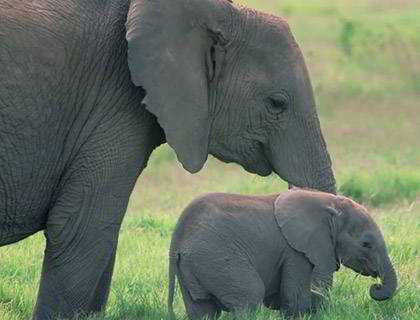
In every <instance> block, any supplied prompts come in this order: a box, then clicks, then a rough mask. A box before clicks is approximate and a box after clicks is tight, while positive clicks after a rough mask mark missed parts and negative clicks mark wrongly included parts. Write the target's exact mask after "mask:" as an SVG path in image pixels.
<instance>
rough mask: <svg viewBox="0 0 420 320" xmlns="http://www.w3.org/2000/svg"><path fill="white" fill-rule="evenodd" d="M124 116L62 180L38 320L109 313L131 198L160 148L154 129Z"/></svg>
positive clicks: (49, 228) (98, 135) (50, 225)
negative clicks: (153, 153) (122, 228)
mask: <svg viewBox="0 0 420 320" xmlns="http://www.w3.org/2000/svg"><path fill="white" fill-rule="evenodd" d="M119 115H120V121H121V122H122V123H123V124H124V125H123V124H119V123H115V122H113V123H111V124H110V125H109V126H105V125H104V126H103V128H102V127H100V128H98V129H97V130H96V131H95V132H94V133H93V134H91V135H90V137H89V140H88V141H87V142H86V143H85V144H83V147H82V149H81V151H79V153H78V155H77V157H76V159H75V160H74V161H73V162H72V164H71V166H70V167H69V168H68V169H67V171H66V174H65V175H64V176H63V178H62V185H61V186H60V187H59V188H58V190H59V194H58V196H57V200H56V201H55V203H54V206H53V208H52V209H51V211H50V212H49V215H48V220H47V224H46V230H45V236H46V239H47V246H46V250H45V257H44V263H43V268H42V275H41V284H40V289H39V294H38V300H37V304H36V307H35V310H34V315H33V318H34V319H36V320H47V319H48V320H49V319H55V318H56V317H57V316H59V317H60V319H61V318H65V319H69V318H73V317H74V316H75V315H78V314H91V313H96V312H101V311H102V310H103V309H104V306H105V304H106V301H107V298H108V293H109V287H110V282H111V277H112V271H113V267H114V260H115V252H116V249H117V242H118V233H119V230H120V225H121V223H122V219H123V216H124V213H125V211H126V208H127V203H128V199H129V196H130V193H131V191H132V189H133V187H134V184H135V182H136V179H137V177H138V175H139V173H140V172H141V169H142V168H143V167H144V165H145V162H146V161H147V158H148V157H149V155H150V152H151V150H152V149H153V147H154V144H153V143H154V140H153V139H152V138H150V139H149V136H150V130H152V128H151V127H150V126H140V128H139V126H138V125H137V124H136V123H133V121H134V120H135V119H134V120H133V119H132V120H131V122H129V119H124V114H123V115H121V114H119ZM137 121H138V119H137ZM149 127H150V128H149ZM152 131H153V130H152ZM142 140H143V143H142Z"/></svg>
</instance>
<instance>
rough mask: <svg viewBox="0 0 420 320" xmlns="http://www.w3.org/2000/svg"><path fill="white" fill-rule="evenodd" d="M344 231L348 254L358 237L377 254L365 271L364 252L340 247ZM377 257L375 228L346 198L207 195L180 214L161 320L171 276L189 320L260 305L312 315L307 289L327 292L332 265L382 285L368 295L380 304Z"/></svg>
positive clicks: (297, 193) (381, 255) (315, 299)
mask: <svg viewBox="0 0 420 320" xmlns="http://www.w3.org/2000/svg"><path fill="white" fill-rule="evenodd" d="M340 202H341V203H340ZM351 208H355V210H354V212H351V210H353V209H351ZM359 219H360V221H358V220H359ZM348 226H351V227H350V229H351V231H350V234H355V233H357V239H353V240H352V241H353V242H355V243H356V244H355V246H360V245H359V244H358V243H357V242H358V241H359V240H360V239H359V237H360V238H364V237H367V235H368V237H370V240H369V241H370V243H371V245H372V246H373V247H375V249H374V250H377V251H378V252H377V253H376V251H375V253H372V254H371V255H372V256H373V257H372V261H374V262H373V263H371V264H370V263H368V262H367V261H370V258H368V257H367V256H366V255H367V252H363V253H360V252H359V251H357V250H356V249H355V250H353V249H351V247H352V245H353V242H352V245H349V244H347V243H346V241H344V240H343V241H342V240H341V239H345V238H346V236H344V235H347V234H348V233H347V230H348V229H347V228H348ZM355 230H357V232H356V231H355ZM344 247H345V248H346V249H343V248H344ZM384 250H385V249H384V244H383V239H382V235H381V233H380V232H379V230H378V229H377V227H376V224H374V222H373V220H371V219H370V218H369V217H368V216H367V215H366V212H365V211H364V209H363V208H362V207H361V206H358V205H356V204H355V203H354V202H352V201H351V200H349V199H346V198H342V197H336V196H334V195H331V194H325V193H319V192H312V191H303V190H293V191H289V192H287V193H285V194H282V195H280V196H278V195H270V196H261V197H256V196H241V195H234V194H209V195H206V196H203V197H200V198H198V199H197V200H195V201H194V202H192V203H191V204H190V205H189V206H188V207H187V208H186V209H185V211H184V212H183V214H182V215H181V218H180V220H179V222H178V224H177V227H176V229H175V231H174V234H173V238H172V242H171V248H170V253H169V256H170V266H169V268H170V269H169V270H170V271H169V276H170V286H169V288H170V289H169V299H168V304H169V313H170V315H171V316H172V318H174V313H173V310H172V302H173V292H174V281H175V276H176V277H177V278H178V282H179V284H180V288H181V292H182V295H183V298H184V303H185V307H186V311H187V314H188V316H189V319H193V320H201V319H204V318H205V317H208V318H209V319H214V318H217V316H218V315H219V314H220V312H221V310H225V311H231V312H243V311H246V310H252V309H255V308H256V307H257V306H258V305H260V304H265V305H266V306H268V307H270V308H273V309H283V310H284V311H286V313H287V314H288V315H292V316H295V315H297V314H301V313H304V312H309V311H315V310H316V309H317V308H318V306H319V303H320V301H321V300H322V299H321V296H320V295H319V294H318V293H316V292H313V291H312V289H313V288H314V287H316V288H317V289H319V290H324V289H328V288H329V287H330V286H331V285H332V278H333V273H334V272H335V271H336V270H338V267H339V264H340V262H343V264H345V265H347V266H349V267H350V268H353V269H354V270H355V271H357V272H359V273H362V274H364V275H370V276H374V277H376V276H379V275H380V276H381V278H382V279H383V280H384V279H385V278H386V280H384V284H383V286H380V285H376V286H373V288H376V289H372V290H378V291H379V290H380V291H381V292H382V293H381V295H375V294H372V293H371V294H372V297H373V298H375V299H377V300H382V299H386V298H389V297H391V296H392V294H393V292H394V291H395V286H396V279H395V273H394V271H393V269H392V267H391V266H390V263H389V259H388V256H387V254H386V251H384ZM361 261H363V264H361V263H360V262H361ZM382 265H384V266H386V267H382ZM385 269H386V270H388V271H387V275H386V276H385V273H386V272H385V271H384V270H385ZM391 279H392V280H391ZM385 283H386V285H385ZM391 283H392V284H391ZM385 286H387V288H386V289H385ZM371 292H372V291H371ZM385 292H386V293H385ZM379 296H381V297H382V299H381V298H379Z"/></svg>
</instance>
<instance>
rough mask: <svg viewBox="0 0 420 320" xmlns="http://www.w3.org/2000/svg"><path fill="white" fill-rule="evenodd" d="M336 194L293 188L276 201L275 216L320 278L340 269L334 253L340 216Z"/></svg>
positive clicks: (284, 234)
mask: <svg viewBox="0 0 420 320" xmlns="http://www.w3.org/2000/svg"><path fill="white" fill-rule="evenodd" d="M334 206H335V201H334V196H333V195H327V194H323V193H319V192H315V191H314V192H311V191H303V190H291V191H289V192H286V193H283V194H281V195H280V196H279V197H278V198H277V200H276V202H275V211H274V212H275V218H276V220H277V223H278V225H279V227H280V229H281V232H282V234H283V236H284V237H285V238H286V241H287V242H288V244H289V245H290V246H291V247H292V248H293V249H295V250H296V251H299V252H301V253H303V254H305V256H306V257H307V258H308V259H309V261H310V262H311V263H312V264H313V265H314V272H315V274H316V275H317V277H318V278H322V277H323V276H325V277H326V278H327V277H328V275H330V274H332V273H333V272H334V271H337V270H338V267H339V262H338V260H337V257H336V253H335V237H336V235H337V232H338V230H337V227H338V223H337V222H338V221H337V219H338V217H339V216H340V215H341V213H340V212H339V211H338V210H337V209H336V208H335V207H334Z"/></svg>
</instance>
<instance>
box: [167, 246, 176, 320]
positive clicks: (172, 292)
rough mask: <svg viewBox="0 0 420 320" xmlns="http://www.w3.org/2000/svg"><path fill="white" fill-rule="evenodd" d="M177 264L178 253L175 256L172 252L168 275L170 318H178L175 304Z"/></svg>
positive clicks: (174, 319)
mask: <svg viewBox="0 0 420 320" xmlns="http://www.w3.org/2000/svg"><path fill="white" fill-rule="evenodd" d="M177 264H178V257H177V255H175V256H173V255H172V254H170V256H169V272H168V276H169V288H168V319H169V320H176V317H175V312H174V308H173V304H174V295H175V277H176V268H177Z"/></svg>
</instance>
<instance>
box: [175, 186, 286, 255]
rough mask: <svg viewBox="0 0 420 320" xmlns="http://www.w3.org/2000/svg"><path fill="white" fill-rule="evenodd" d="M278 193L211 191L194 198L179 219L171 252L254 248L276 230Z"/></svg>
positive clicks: (203, 252)
mask: <svg viewBox="0 0 420 320" xmlns="http://www.w3.org/2000/svg"><path fill="white" fill-rule="evenodd" d="M277 196H278V195H270V196H244V195H237V194H226V193H212V194H207V195H204V196H202V197H199V198H197V199H195V200H194V201H193V202H192V203H191V204H190V205H189V206H188V207H187V208H186V209H185V210H184V212H183V213H182V215H181V217H180V219H179V221H178V224H177V226H176V229H175V232H174V234H173V237H172V243H171V252H172V253H175V252H178V253H187V254H188V253H192V252H195V253H202V254H206V251H208V252H213V253H214V251H219V250H228V249H232V250H235V251H237V250H240V249H241V248H242V249H244V250H246V251H247V252H248V253H249V251H253V248H252V247H253V246H255V247H258V246H260V245H261V242H264V241H267V240H268V238H269V237H267V233H270V232H275V230H277V225H276V223H275V219H274V215H273V212H274V201H275V199H276V198H277ZM271 229H273V230H271ZM270 238H271V237H270ZM267 245H270V244H267Z"/></svg>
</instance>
